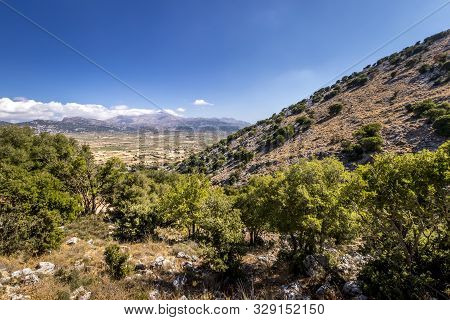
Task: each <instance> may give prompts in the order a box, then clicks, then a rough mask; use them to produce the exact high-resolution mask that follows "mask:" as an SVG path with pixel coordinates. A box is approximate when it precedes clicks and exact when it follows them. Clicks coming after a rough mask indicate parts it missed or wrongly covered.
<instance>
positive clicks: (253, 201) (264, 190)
mask: <svg viewBox="0 0 450 320" xmlns="http://www.w3.org/2000/svg"><path fill="white" fill-rule="evenodd" d="M270 182H271V179H270V177H268V176H256V177H252V178H251V179H250V181H249V183H248V184H247V185H246V186H244V187H242V188H241V189H240V190H239V195H238V197H237V200H236V207H237V208H239V209H240V211H241V219H242V222H243V223H244V225H245V227H246V228H247V230H248V231H249V234H250V244H251V245H254V244H255V243H256V241H257V240H258V239H259V238H260V236H261V233H262V232H263V231H265V230H267V229H269V221H268V219H267V199H268V195H269V194H270V192H271V189H270Z"/></svg>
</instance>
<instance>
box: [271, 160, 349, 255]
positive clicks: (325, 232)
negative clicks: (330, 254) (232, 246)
mask: <svg viewBox="0 0 450 320" xmlns="http://www.w3.org/2000/svg"><path fill="white" fill-rule="evenodd" d="M347 181H348V173H347V172H346V171H345V168H344V166H343V165H342V163H341V162H339V161H337V160H335V159H333V158H328V159H325V160H312V161H306V160H303V161H301V162H300V163H299V164H296V165H293V166H291V167H290V168H289V169H287V170H284V171H280V172H278V173H277V174H276V175H275V176H274V179H273V181H272V182H271V184H270V186H269V188H268V190H270V191H269V194H268V195H267V198H268V205H267V209H268V210H269V212H271V224H272V225H273V227H274V228H275V229H276V230H278V231H279V232H280V233H281V234H282V235H285V236H288V237H289V239H290V243H291V249H292V250H291V254H292V255H300V256H303V257H304V256H306V255H308V254H314V253H317V252H320V251H321V250H322V248H323V245H324V244H325V243H326V242H333V241H336V240H341V241H342V240H344V239H345V237H344V236H343V235H345V234H347V235H348V236H351V235H352V234H353V229H354V223H353V218H354V213H353V212H352V211H351V210H348V209H346V208H344V207H343V205H342V203H341V201H340V199H341V192H342V190H343V189H344V186H345V185H346V183H347Z"/></svg>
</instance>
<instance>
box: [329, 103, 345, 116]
mask: <svg viewBox="0 0 450 320" xmlns="http://www.w3.org/2000/svg"><path fill="white" fill-rule="evenodd" d="M342 108H343V106H342V104H341V103H335V104H332V105H331V106H329V107H328V114H329V115H330V116H335V115H337V114H339V113H340V112H341V111H342Z"/></svg>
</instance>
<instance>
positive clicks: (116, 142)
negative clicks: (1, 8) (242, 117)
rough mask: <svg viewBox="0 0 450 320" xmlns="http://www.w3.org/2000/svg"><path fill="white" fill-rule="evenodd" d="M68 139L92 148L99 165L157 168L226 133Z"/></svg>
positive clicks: (98, 135)
mask: <svg viewBox="0 0 450 320" xmlns="http://www.w3.org/2000/svg"><path fill="white" fill-rule="evenodd" d="M67 135H68V136H70V137H72V138H74V139H76V140H78V141H79V142H80V143H81V144H87V145H89V146H90V147H91V149H92V151H93V153H94V156H95V160H96V161H97V162H99V163H102V162H104V161H106V160H107V159H108V158H111V157H118V158H120V159H121V160H123V161H124V162H125V163H126V164H128V165H132V164H139V163H141V164H145V165H147V166H158V165H163V164H170V163H174V162H177V161H180V160H183V159H185V158H186V157H188V156H189V155H191V154H193V153H195V152H198V151H200V150H202V149H204V148H205V147H207V146H209V145H212V144H214V143H215V142H217V141H219V140H220V139H223V138H225V137H226V136H227V133H226V132H222V131H217V132H188V131H166V132H159V133H152V132H147V133H138V132H129V133H107V132H106V133H105V132H87V133H72V134H67Z"/></svg>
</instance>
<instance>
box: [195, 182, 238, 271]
mask: <svg viewBox="0 0 450 320" xmlns="http://www.w3.org/2000/svg"><path fill="white" fill-rule="evenodd" d="M201 211H202V212H203V213H204V214H203V215H202V217H201V219H200V220H199V230H198V233H199V235H198V238H199V240H200V241H201V243H202V244H203V246H204V255H205V258H206V260H207V262H208V263H209V265H210V266H211V268H212V269H213V270H215V271H220V272H233V271H235V270H236V269H237V268H238V266H239V264H240V257H241V255H242V253H243V251H242V249H243V246H242V243H243V241H244V236H243V233H242V229H243V227H244V226H243V224H242V222H241V219H240V213H239V210H236V209H233V203H232V201H231V200H230V199H229V198H228V197H227V196H226V195H225V194H224V193H223V191H222V189H220V188H212V189H211V190H210V192H209V193H208V196H207V197H206V198H205V200H204V201H203V203H202V205H201Z"/></svg>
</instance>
